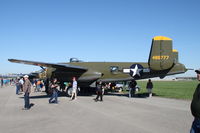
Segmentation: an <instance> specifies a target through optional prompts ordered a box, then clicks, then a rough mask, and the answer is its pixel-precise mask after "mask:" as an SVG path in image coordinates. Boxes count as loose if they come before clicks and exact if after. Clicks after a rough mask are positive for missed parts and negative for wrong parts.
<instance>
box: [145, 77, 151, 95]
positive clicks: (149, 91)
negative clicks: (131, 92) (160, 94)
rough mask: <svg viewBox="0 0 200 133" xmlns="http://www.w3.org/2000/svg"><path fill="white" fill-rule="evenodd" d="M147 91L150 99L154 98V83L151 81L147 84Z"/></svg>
mask: <svg viewBox="0 0 200 133" xmlns="http://www.w3.org/2000/svg"><path fill="white" fill-rule="evenodd" d="M146 88H147V91H148V93H149V97H152V88H153V83H152V82H151V79H149V81H148V82H147V86H146Z"/></svg>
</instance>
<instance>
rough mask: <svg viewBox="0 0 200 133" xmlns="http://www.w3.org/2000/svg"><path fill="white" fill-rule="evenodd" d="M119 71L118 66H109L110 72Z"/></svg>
mask: <svg viewBox="0 0 200 133" xmlns="http://www.w3.org/2000/svg"><path fill="white" fill-rule="evenodd" d="M118 71H119V67H118V66H111V67H110V72H118Z"/></svg>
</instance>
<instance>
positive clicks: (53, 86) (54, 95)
mask: <svg viewBox="0 0 200 133" xmlns="http://www.w3.org/2000/svg"><path fill="white" fill-rule="evenodd" d="M50 88H51V89H52V90H53V93H52V96H51V98H50V99H49V103H58V83H57V79H56V78H54V79H53V81H52V82H51V83H50ZM53 99H55V100H54V101H52V100H53Z"/></svg>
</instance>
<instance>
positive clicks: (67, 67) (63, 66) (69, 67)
mask: <svg viewBox="0 0 200 133" xmlns="http://www.w3.org/2000/svg"><path fill="white" fill-rule="evenodd" d="M8 61H10V62H14V63H22V64H28V65H35V66H43V67H52V68H57V69H64V70H66V71H78V72H86V71H87V70H88V69H87V68H84V67H81V66H75V65H71V64H56V63H45V62H37V61H27V60H17V59H8Z"/></svg>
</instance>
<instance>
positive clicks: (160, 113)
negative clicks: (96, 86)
mask: <svg viewBox="0 0 200 133" xmlns="http://www.w3.org/2000/svg"><path fill="white" fill-rule="evenodd" d="M94 98H95V96H79V97H78V99H77V100H75V101H70V98H69V97H65V96H62V97H59V104H49V103H48V99H49V97H47V96H46V94H45V93H44V92H36V93H31V98H30V102H31V103H32V104H33V106H32V107H31V109H30V110H22V108H23V104H24V101H23V95H16V94H15V87H14V86H8V87H3V88H0V133H23V132H27V133H55V132H56V133H63V132H65V133H188V132H189V130H190V127H191V123H192V121H193V117H192V115H191V113H190V102H191V101H184V100H175V99H167V98H159V97H152V98H128V97H126V96H120V95H105V96H104V101H103V102H95V101H94V100H93V99H94Z"/></svg>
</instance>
